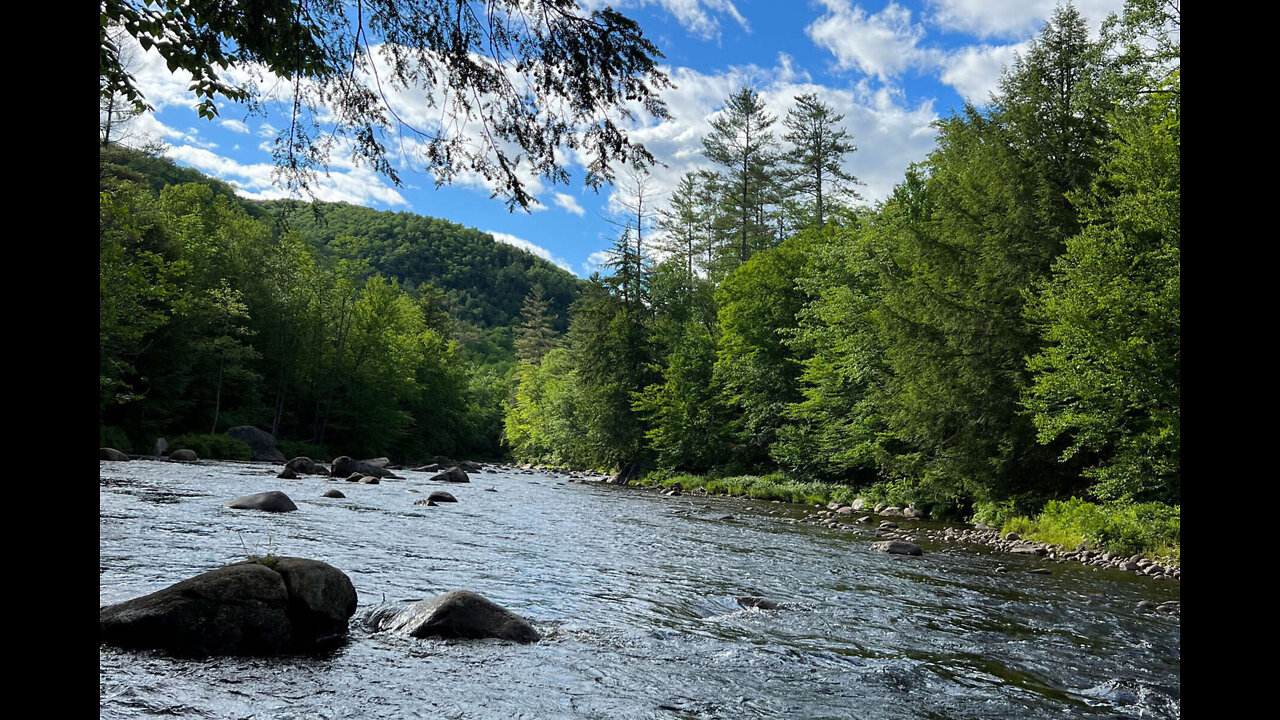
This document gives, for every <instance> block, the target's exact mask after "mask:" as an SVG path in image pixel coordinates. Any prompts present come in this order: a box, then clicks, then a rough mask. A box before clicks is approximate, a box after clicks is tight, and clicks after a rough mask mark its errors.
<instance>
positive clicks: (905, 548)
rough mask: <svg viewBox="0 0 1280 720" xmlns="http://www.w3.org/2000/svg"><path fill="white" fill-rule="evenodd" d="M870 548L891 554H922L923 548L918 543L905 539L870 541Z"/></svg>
mask: <svg viewBox="0 0 1280 720" xmlns="http://www.w3.org/2000/svg"><path fill="white" fill-rule="evenodd" d="M871 549H872V550H875V551H877V552H884V553H890V554H892V555H923V554H924V550H921V549H920V546H919V545H916V544H915V543H909V542H907V541H906V540H884V541H881V542H873V543H871Z"/></svg>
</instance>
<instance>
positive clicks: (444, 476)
mask: <svg viewBox="0 0 1280 720" xmlns="http://www.w3.org/2000/svg"><path fill="white" fill-rule="evenodd" d="M428 479H429V480H435V481H437V482H453V483H469V482H471V478H469V477H467V474H466V473H465V472H463V471H462V469H461V468H459V467H457V466H454V467H451V468H449V469H448V470H445V471H444V472H442V473H440V474H439V475H433V476H431V477H430V478H428Z"/></svg>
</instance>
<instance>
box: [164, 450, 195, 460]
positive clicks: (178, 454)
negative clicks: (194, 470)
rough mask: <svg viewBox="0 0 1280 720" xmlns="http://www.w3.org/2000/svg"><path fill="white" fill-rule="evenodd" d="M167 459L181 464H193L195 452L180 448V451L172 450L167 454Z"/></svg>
mask: <svg viewBox="0 0 1280 720" xmlns="http://www.w3.org/2000/svg"><path fill="white" fill-rule="evenodd" d="M169 459H170V460H178V461H181V462H195V461H196V451H195V450H188V449H186V448H182V449H181V450H174V451H173V452H171V453H169Z"/></svg>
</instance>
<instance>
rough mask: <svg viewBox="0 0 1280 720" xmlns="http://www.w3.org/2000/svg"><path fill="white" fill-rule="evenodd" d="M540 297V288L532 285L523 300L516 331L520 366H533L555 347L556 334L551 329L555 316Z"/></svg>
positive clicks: (517, 355)
mask: <svg viewBox="0 0 1280 720" xmlns="http://www.w3.org/2000/svg"><path fill="white" fill-rule="evenodd" d="M549 305H550V303H549V302H548V301H547V299H546V298H545V297H543V295H542V286H541V285H534V286H533V289H532V290H530V291H529V294H528V295H526V296H525V298H524V307H523V309H522V310H521V312H520V327H519V328H517V329H516V341H515V346H516V358H517V359H518V360H519V361H520V362H521V363H522V364H528V365H534V364H537V363H538V362H540V361H541V360H542V356H543V355H546V354H547V351H548V350H550V349H551V348H552V347H553V346H554V345H555V339H556V336H557V335H558V333H556V331H555V329H554V328H553V327H552V322H553V321H554V320H555V315H553V314H551V312H550V311H549V310H548V307H549Z"/></svg>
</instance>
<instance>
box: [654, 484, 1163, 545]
mask: <svg viewBox="0 0 1280 720" xmlns="http://www.w3.org/2000/svg"><path fill="white" fill-rule="evenodd" d="M637 484H638V485H643V486H648V487H659V488H664V489H666V488H671V487H674V486H675V485H676V484H679V485H680V487H681V488H682V489H683V490H684V491H685V492H688V491H693V490H698V489H701V490H703V491H704V492H706V493H707V494H708V495H731V496H735V497H748V498H754V499H757V500H781V501H782V502H789V503H805V504H812V505H825V504H827V503H830V502H832V501H837V500H838V501H840V502H844V503H852V502H853V501H854V500H855V499H857V498H859V497H861V498H863V499H865V500H866V501H867V502H868V503H869V504H871V505H877V504H885V505H897V506H899V507H906V506H907V505H909V504H911V498H910V495H909V494H908V493H909V492H910V487H909V486H908V485H905V484H896V483H877V484H876V485H873V486H871V487H867V488H854V487H851V486H849V485H838V484H835V483H824V482H801V481H796V480H792V479H789V478H787V477H786V476H785V475H783V474H782V473H771V474H769V475H736V476H732V477H712V476H707V475H688V474H673V473H666V472H652V473H649V474H648V475H645V476H644V477H643V478H641V479H640V480H639V481H638V482H637ZM929 505H930V504H929V503H919V502H918V503H917V507H921V506H924V507H926V508H927V507H928V506H929ZM943 509H944V508H943V507H942V506H934V507H933V510H934V511H933V512H931V513H930V515H931V516H935V517H936V516H939V515H942V514H943V513H941V512H938V511H940V510H943ZM946 509H950V508H946ZM974 510H975V514H974V516H973V518H972V519H973V521H975V522H985V523H987V524H988V525H992V526H994V527H999V528H1000V529H1001V532H1002V533H1009V532H1016V533H1018V535H1020V536H1021V537H1023V538H1025V539H1027V540H1032V541H1035V542H1043V543H1049V544H1051V545H1058V546H1060V547H1063V548H1065V549H1067V550H1071V549H1074V548H1075V547H1076V546H1077V545H1079V544H1080V543H1081V542H1083V543H1084V544H1085V545H1086V546H1088V547H1089V548H1090V549H1093V550H1099V551H1105V552H1109V553H1112V554H1113V555H1136V554H1142V555H1146V556H1148V557H1152V558H1165V559H1167V558H1172V559H1174V560H1179V559H1180V557H1181V551H1182V547H1181V546H1182V536H1181V532H1182V531H1181V506H1178V505H1173V506H1170V505H1165V504H1163V503H1141V504H1134V503H1106V504H1098V503H1090V502H1086V501H1084V500H1081V499H1079V498H1072V499H1070V500H1067V501H1065V502H1062V501H1056V500H1055V501H1050V502H1049V503H1048V504H1046V505H1045V506H1044V509H1043V510H1041V512H1040V513H1038V514H1036V515H1034V516H1027V515H1018V514H1016V511H1015V510H1014V509H1013V504H1012V503H1006V504H1003V505H997V504H994V503H986V504H979V505H978V506H976V507H975V508H974Z"/></svg>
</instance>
